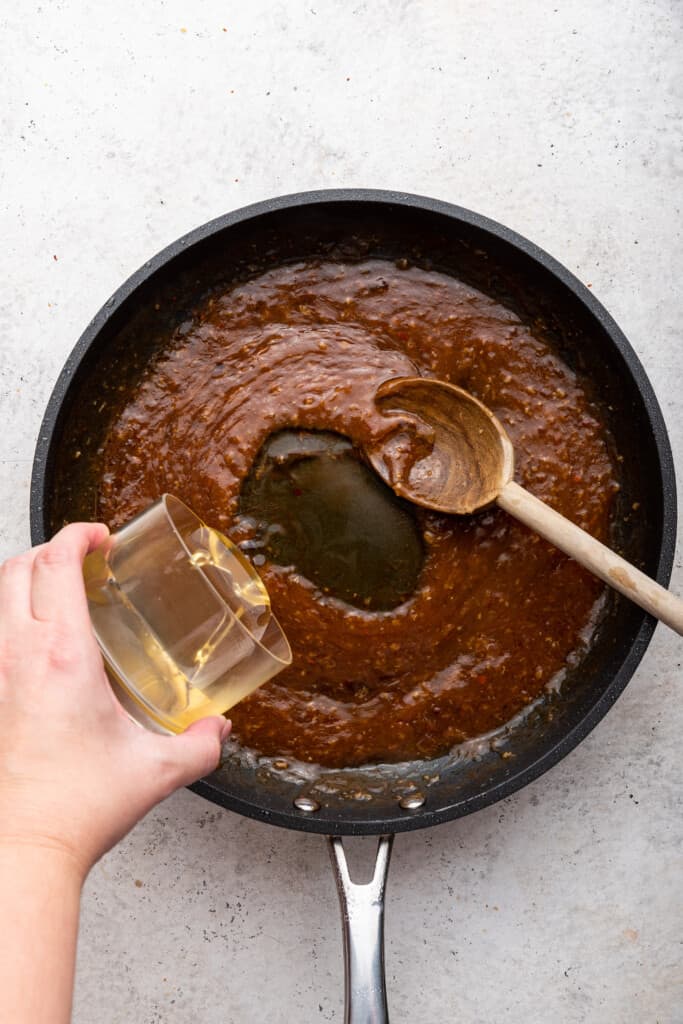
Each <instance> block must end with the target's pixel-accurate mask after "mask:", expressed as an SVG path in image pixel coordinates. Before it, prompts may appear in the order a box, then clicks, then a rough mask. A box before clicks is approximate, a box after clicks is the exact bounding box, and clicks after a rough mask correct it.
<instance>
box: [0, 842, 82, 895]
mask: <svg viewBox="0 0 683 1024" xmlns="http://www.w3.org/2000/svg"><path fill="white" fill-rule="evenodd" d="M87 874H88V868H87V867H86V866H85V865H84V864H82V863H81V861H80V859H79V858H78V856H77V855H76V854H75V853H74V851H73V850H71V849H70V848H69V846H68V845H67V844H65V843H64V842H62V840H60V839H58V838H56V837H53V836H47V835H37V834H36V835H23V834H15V833H10V832H8V831H6V830H4V831H0V876H4V877H5V878H8V877H15V878H16V877H18V876H20V877H22V878H24V877H26V876H27V875H31V876H33V877H34V878H35V879H36V880H38V881H40V880H45V881H46V882H48V883H49V884H52V883H54V882H55V881H58V882H59V884H60V885H62V886H65V887H66V890H67V891H73V892H75V893H76V894H77V895H80V890H81V888H82V886H83V883H84V881H85V879H86V876H87Z"/></svg>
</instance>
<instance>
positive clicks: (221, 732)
mask: <svg viewBox="0 0 683 1024" xmlns="http://www.w3.org/2000/svg"><path fill="white" fill-rule="evenodd" d="M231 726H232V723H231V722H229V721H227V720H226V719H225V718H220V717H219V716H211V717H210V718H200V719H199V721H197V722H193V723H192V725H191V726H189V727H188V728H187V729H186V730H185V732H183V733H181V734H180V735H179V736H155V737H154V740H155V742H156V743H157V744H158V745H159V746H158V752H159V754H160V756H161V758H162V760H163V762H164V765H165V767H166V771H165V772H164V773H163V774H164V776H165V778H164V784H165V790H164V792H163V793H160V795H159V799H162V798H163V797H164V796H167V795H168V793H169V792H170V791H172V790H173V789H178V788H179V787H180V786H189V785H190V783H192V782H196V781H197V779H201V778H203V776H205V775H209V774H210V773H211V772H212V771H214V770H215V769H216V768H217V767H218V762H219V760H220V756H221V744H222V743H223V742H224V741H225V740H226V739H227V738H228V736H229V734H230V729H231Z"/></svg>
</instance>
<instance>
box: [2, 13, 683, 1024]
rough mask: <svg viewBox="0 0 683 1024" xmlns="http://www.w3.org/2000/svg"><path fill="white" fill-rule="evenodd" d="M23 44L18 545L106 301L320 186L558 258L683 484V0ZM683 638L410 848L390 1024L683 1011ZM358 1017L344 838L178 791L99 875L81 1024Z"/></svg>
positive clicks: (17, 274)
mask: <svg viewBox="0 0 683 1024" xmlns="http://www.w3.org/2000/svg"><path fill="white" fill-rule="evenodd" d="M0 27H1V31H0V69H1V71H0V75H1V79H2V86H3V88H2V95H3V103H2V107H1V110H0V119H1V149H0V180H1V182H2V188H1V189H0V237H1V238H2V245H1V246H0V263H1V268H2V269H1V280H2V285H1V287H0V373H1V377H0V388H1V394H0V402H1V403H2V404H1V422H2V444H1V446H0V456H1V458H0V488H1V495H2V502H1V504H0V557H5V556H6V555H8V554H10V553H11V552H14V551H17V550H18V549H20V548H23V547H24V546H26V545H27V544H28V539H29V533H28V488H29V475H30V467H31V457H32V452H33V448H34V443H35V439H36V435H37V432H38V427H39V423H40V419H41V415H42V412H43V409H44V407H45V404H46V401H47V398H48V395H49V392H50V389H51V387H52V384H53V383H54V380H55V378H56V376H57V374H58V372H59V369H60V367H61V365H62V363H63V361H64V359H65V357H66V355H67V353H68V352H69V350H70V348H71V347H72V345H73V344H74V342H75V340H76V338H77V337H78V335H79V334H80V332H81V330H82V329H83V327H84V326H85V324H86V323H87V322H88V320H89V319H90V317H91V316H92V315H93V313H94V312H95V311H96V310H97V309H98V308H99V307H100V305H101V304H102V303H103V302H104V301H105V300H106V299H107V297H108V296H109V295H110V294H111V293H112V292H113V291H114V290H115V288H116V287H117V286H118V284H119V283H120V282H121V281H122V280H123V279H124V278H125V277H127V276H128V275H129V274H130V273H131V272H132V271H133V270H135V269H136V268H137V267H138V266H139V265H140V264H141V263H143V262H144V261H145V259H147V258H148V257H149V256H150V255H151V254H153V253H154V252H156V251H157V250H158V249H160V248H161V247H162V246H164V245H166V244H167V243H168V242H170V241H172V240H173V239H174V238H176V237H177V236H178V235H180V234H181V233H183V232H185V231H187V230H189V229H190V228H192V227H194V226H195V225H198V224H201V223H202V222H204V221H206V220H208V219H209V218H211V217H215V216H217V215H218V214H221V213H223V212H224V211H226V210H229V209H232V208H235V207H238V206H240V205H243V204H245V203H248V202H251V201H254V200H257V199H261V198H265V197H267V196H270V195H274V194H280V193H286V192H290V191H296V190H299V189H308V188H319V187H329V186H339V185H367V186H375V187H384V188H399V189H403V190H409V191H414V192H421V193H424V194H428V195H434V196H438V197H440V198H443V199H447V200H451V201H453V202H456V203H459V204H461V205H463V206H466V207H469V208H471V209H474V210H478V211H479V212H481V213H484V214H487V215H489V216H491V217H494V218H496V219H498V220H500V221H502V222H504V223H506V224H508V225H509V226H510V227H512V228H514V229H516V230H517V231H520V232H521V233H522V234H525V235H527V236H528V237H529V238H531V239H533V240H534V241H535V242H537V243H538V244H540V245H541V246H543V247H544V248H545V249H547V250H548V251H550V252H551V253H552V254H553V255H555V256H556V257H557V258H559V259H560V260H561V261H562V262H564V263H565V264H566V265H567V266H568V267H569V268H570V269H571V270H572V271H574V272H575V273H576V274H577V275H578V276H579V277H580V278H581V279H582V280H584V281H585V282H587V283H590V284H591V285H592V288H593V291H594V293H595V294H596V295H597V296H598V297H599V298H600V299H601V300H602V301H603V303H604V304H605V305H606V306H607V308H608V309H609V310H610V312H611V313H612V314H613V315H614V316H615V318H616V320H617V322H618V323H619V324H620V325H621V327H622V328H623V329H624V330H625V332H626V334H627V336H628V337H629V338H630V340H631V342H632V344H633V345H634V347H635V349H636V351H637V352H638V354H639V356H640V358H641V359H642V361H643V363H644V365H645V368H646V370H647V372H648V374H649V375H650V378H651V380H652V382H653V384H654V387H655V390H656V392H657V394H658V396H659V399H660V401H661V404H662V407H663V410H664V415H665V417H666V420H667V423H668V427H669V430H670V433H671V440H672V444H673V448H674V454H675V457H676V460H677V463H678V465H679V466H681V459H682V457H683V421H682V417H681V411H682V407H683V398H682V395H683V388H682V386H681V385H682V384H683V374H682V371H683V346H682V345H681V321H682V320H683V289H681V274H682V268H683V244H682V236H681V224H682V220H681V209H680V204H681V188H682V181H681V178H682V173H683V136H682V134H681V128H682V126H683V122H682V116H683V66H682V64H681V58H680V54H681V52H682V48H683V7H682V6H681V4H680V2H676V0H650V2H646V0H603V2H600V3H595V2H593V0H574V2H572V3H560V2H559V0H555V2H554V3H553V2H552V0H551V2H548V3H546V2H542V0H519V2H517V3H514V4H512V3H509V2H508V0H488V2H485V3H474V4H472V3H465V2H462V0H375V2H357V3H354V2H349V3H344V2H341V0H339V2H335V0H306V2H305V3H299V2H298V0H289V2H287V3H285V2H269V0H252V2H250V3H247V4H244V3H242V4H238V3H235V2H232V0H224V2H222V3H219V2H215V0H195V2H194V3H190V2H189V0H146V2H144V3H139V2H138V3H134V2H132V0H118V3H116V4H107V5H93V4H87V3H85V2H83V0H71V2H58V0H45V2H43V3H42V4H40V5H38V4H36V3H33V2H29V0H18V2H17V3H16V4H14V5H13V6H10V5H9V4H5V5H4V7H3V10H2V12H1V13H0ZM673 586H674V587H675V588H676V589H677V590H678V591H679V592H683V571H682V569H681V560H680V547H679V557H678V560H677V564H676V569H675V572H674V577H673ZM682 651H683V649H682V646H681V640H680V639H678V638H676V637H674V636H673V635H672V634H671V633H670V632H668V631H667V630H666V629H664V628H663V627H660V628H659V629H658V630H657V633H656V635H655V638H654V641H653V643H652V645H651V647H650V649H649V651H648V653H647V656H646V658H645V660H644V662H643V664H642V666H641V668H640V670H639V671H638V673H637V675H636V677H635V678H634V680H633V682H632V683H631V684H630V686H629V687H628V689H627V691H626V693H625V695H624V696H623V697H622V698H621V700H620V701H619V702H618V704H617V705H616V707H615V708H614V709H613V711H612V712H611V713H610V714H609V715H608V716H607V718H606V719H605V720H604V721H603V723H602V724H601V725H600V726H599V727H598V728H597V729H596V730H595V732H594V733H593V734H592V735H591V736H590V737H589V739H588V740H586V742H584V743H583V744H582V745H581V746H580V748H579V749H578V750H576V751H575V752H574V753H573V754H572V755H571V756H570V757H568V758H567V759H566V760H565V761H564V762H563V763H562V764H560V765H559V766H558V767H556V768H555V769H554V770H553V771H551V772H550V773H549V774H548V775H546V776H544V777H543V778H542V779H540V780H539V781H537V782H536V783H534V784H533V785H531V786H530V787H528V788H527V789H526V790H524V791H523V792H521V793H519V794H517V795H516V796H515V797H513V798H512V799H508V800H506V801H504V802H503V803H502V804H499V805H498V806H496V807H493V808H490V809H488V810H486V811H483V812H480V813H478V814H476V815H474V816H472V817H470V818H468V819H466V820H464V821H461V822H458V823H455V824H452V825H444V826H442V827H440V828H438V829H434V830H431V831H428V832H424V833H417V834H412V835H408V836H401V837H399V839H398V840H397V842H396V845H395V853H394V863H393V866H392V871H391V877H390V882H389V890H388V910H387V980H388V985H389V990H390V995H389V999H390V1008H391V1011H392V1019H393V1020H394V1021H397V1022H398V1021H410V1022H415V1024H434V1022H436V1021H444V1020H448V1021H450V1020H453V1021H455V1020H457V1021H464V1022H468V1024H492V1022H493V1021H495V1022H496V1024H503V1022H506V1024H507V1022H509V1024H513V1022H515V1024H516V1022H518V1021H524V1022H525V1024H548V1022H549V1021H553V1022H557V1024H579V1022H581V1024H583V1022H590V1024H677V1022H678V1024H680V1022H681V1021H683V979H682V974H681V878H680V872H681V838H682V836H683V833H682V825H681V814H680V810H681V808H680V792H681V784H682V782H683V777H682V772H681V726H682V719H683V712H682V711H681V707H682V703H683V702H682V701H681V685H682V680H681V655H682ZM342 1019H343V1009H342V950H341V941H340V930H339V922H338V911H337V905H336V896H335V892H334V886H333V881H332V874H331V871H330V867H329V863H328V859H327V852H326V850H325V846H324V843H323V842H322V841H321V840H319V839H316V838H314V837H310V836H304V835H297V834H289V833H286V832H281V831H278V830H275V829H272V828H268V827H266V826H262V825H258V824H255V823H253V822H250V821H247V820H244V819H241V818H239V817H236V816H234V815H232V814H229V813H225V812H220V811H219V810H217V809H216V808H215V807H213V806H211V805H210V804H208V803H206V802H204V801H203V800H201V799H200V798H199V797H196V796H194V795H192V794H190V793H189V792H181V793H178V794H176V795H175V796H173V797H172V798H171V799H169V800H168V801H167V802H166V803H165V804H164V805H163V806H161V807H159V808H158V809H157V810H156V811H155V812H154V813H153V814H151V815H150V816H149V817H148V818H147V820H145V821H144V822H142V823H141V824H140V825H139V826H138V827H137V828H136V829H135V831H134V832H133V833H132V835H130V836H129V837H128V839H127V840H126V841H125V842H124V843H122V844H121V846H120V847H119V848H118V849H116V850H115V851H113V852H112V853H111V854H110V855H109V856H107V857H105V859H104V860H103V861H102V862H101V863H100V864H99V865H98V866H97V867H96V869H95V870H94V871H93V873H92V876H91V878H90V880H89V882H88V885H87V890H86V893H85V899H84V905H83V917H82V935H81V942H80V953H79V964H78V979H77V992H76V1008H75V1021H76V1024H86V1022H97V1024H123V1022H130V1021H135V1022H136V1024H156V1022H163V1024H180V1022H186V1021H190V1020H201V1021H202V1022H203V1024H250V1022H262V1021H267V1022H269V1024H291V1022H294V1021H297V1022H309V1021H310V1022H314V1021H318V1020H320V1021H341V1020H342Z"/></svg>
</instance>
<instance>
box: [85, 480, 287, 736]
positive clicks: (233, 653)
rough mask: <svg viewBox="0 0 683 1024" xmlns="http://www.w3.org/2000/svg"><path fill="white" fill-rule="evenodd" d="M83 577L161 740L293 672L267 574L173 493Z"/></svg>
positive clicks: (146, 721) (133, 700)
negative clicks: (284, 671)
mask: <svg viewBox="0 0 683 1024" xmlns="http://www.w3.org/2000/svg"><path fill="white" fill-rule="evenodd" d="M83 575H84V578H85V584H86V593H87V597H88V606H89V611H90V618H91V621H92V625H93V630H94V632H95V636H96V638H97V641H98V643H99V646H100V650H101V651H102V655H103V657H104V660H105V664H106V666H107V669H108V674H109V677H110V680H111V682H112V685H113V687H114V691H115V693H116V695H117V697H118V699H119V700H120V702H121V704H122V705H123V707H124V708H125V709H126V711H127V712H128V714H129V715H130V716H131V717H132V718H134V719H135V720H136V721H138V722H140V723H141V724H143V725H145V726H147V727H148V728H151V729H153V730H155V731H157V732H166V733H177V732H181V731H182V730H183V729H185V728H186V727H187V726H188V725H190V723H191V722H194V721H195V720H196V719H198V718H203V717H204V716H205V715H216V714H223V712H225V711H227V710H228V709H229V708H231V707H232V706H233V705H234V704H236V703H237V702H238V701H240V700H242V698H243V697H246V696H247V695H248V694H250V693H252V692H253V691H254V690H255V689H257V687H259V686H261V684H262V683H264V682H266V680H267V679H270V678H271V677H272V676H274V675H276V673H278V672H280V671H281V670H282V669H283V668H286V667H287V665H289V664H291V661H292V652H291V649H290V647H289V643H288V642H287V638H286V637H285V635H284V633H283V632H282V629H281V627H280V624H279V623H278V621H277V619H276V618H275V616H274V615H273V614H272V613H271V610H270V600H269V598H268V592H267V590H266V588H265V586H264V584H263V582H262V580H261V578H260V577H259V575H258V573H257V572H256V571H255V569H254V568H253V566H252V565H251V563H250V562H249V561H248V560H247V559H246V558H245V557H244V555H243V554H242V552H241V551H240V550H239V548H237V547H236V546H235V545H234V544H233V543H232V542H231V541H229V540H228V538H227V537H224V536H223V535H222V534H220V533H218V532H217V531H216V530H213V529H211V528H210V527H208V526H206V524H205V523H203V522H202V520H201V519H199V518H198V517H197V516H196V515H195V514H194V512H192V511H191V509H189V508H188V507H187V505H185V504H184V503H183V502H182V501H180V500H179V499H178V498H175V497H173V495H170V494H164V495H163V496H162V497H161V498H160V499H159V500H158V501H157V502H155V503H154V504H153V505H152V506H150V508H148V509H146V510H145V511H144V512H142V513H141V514H140V515H138V516H136V517H135V519H133V520H131V522H129V523H127V524H126V525H125V526H124V527H122V528H121V529H120V530H118V531H117V532H116V533H114V534H112V535H111V536H110V537H108V538H107V540H106V541H105V542H104V544H103V545H102V546H101V547H99V548H97V550H96V551H93V552H92V553H91V554H90V555H88V556H87V558H86V559H85V562H84V565H83Z"/></svg>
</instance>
